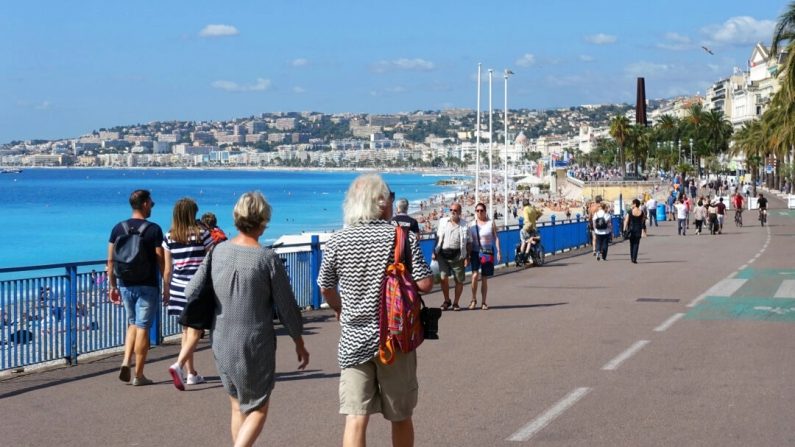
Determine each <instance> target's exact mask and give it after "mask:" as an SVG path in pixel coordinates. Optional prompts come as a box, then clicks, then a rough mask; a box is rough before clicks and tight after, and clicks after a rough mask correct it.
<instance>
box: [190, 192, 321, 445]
mask: <svg viewBox="0 0 795 447" xmlns="http://www.w3.org/2000/svg"><path fill="white" fill-rule="evenodd" d="M233 214H234V219H235V227H237V229H238V230H239V231H240V234H238V235H237V236H236V237H234V238H232V239H231V240H229V241H228V242H224V243H222V244H219V245H218V246H216V247H215V249H214V250H213V253H212V256H211V262H210V264H211V268H210V270H211V275H212V282H213V289H214V290H215V294H216V297H217V308H216V319H215V329H214V331H213V335H212V346H213V354H214V356H215V364H216V367H217V368H218V373H219V375H220V376H221V381H222V382H223V385H224V388H225V389H226V391H227V392H228V393H229V397H230V401H231V405H232V424H231V429H232V440H233V442H234V444H235V446H249V445H252V444H253V443H254V442H255V441H256V439H257V437H258V436H259V434H260V432H261V431H262V427H263V425H264V424H265V419H266V417H267V415H268V402H269V399H270V395H271V391H272V390H273V384H274V372H275V369H276V365H275V360H276V359H275V357H276V356H275V353H276V334H275V332H274V329H273V312H274V307H275V309H276V310H277V311H278V314H279V319H280V320H281V322H282V323H283V324H284V327H285V328H286V329H287V332H288V333H289V334H290V337H292V339H293V341H294V342H295V352H296V354H297V355H298V361H299V365H298V369H304V368H305V367H306V365H307V364H308V363H309V352H307V350H306V348H305V347H304V340H303V338H302V337H301V332H302V330H303V322H302V320H301V312H300V310H299V309H298V306H297V304H296V302H295V298H294V296H293V291H292V289H291V287H290V281H289V279H288V277H287V272H286V271H285V269H284V265H282V261H281V260H280V259H279V257H278V256H277V255H276V253H274V252H273V250H270V249H267V248H263V247H262V246H261V245H260V244H259V237H260V236H262V233H263V232H264V231H265V228H266V226H267V223H268V222H269V221H270V218H271V207H270V205H269V204H268V202H267V201H266V200H265V198H264V197H263V196H262V194H260V193H259V192H248V193H245V194H243V195H242V196H241V197H240V199H239V200H238V201H237V204H236V205H235V209H234V213H233ZM206 274H207V259H205V261H204V263H203V264H202V266H201V267H200V268H199V271H197V272H196V277H195V278H194V280H193V281H191V283H190V284H189V285H188V287H187V288H186V290H185V292H186V295H187V296H189V297H190V296H192V294H196V293H198V292H197V290H196V289H197V288H198V287H197V286H198V285H199V284H201V283H202V277H203V276H204V275H206Z"/></svg>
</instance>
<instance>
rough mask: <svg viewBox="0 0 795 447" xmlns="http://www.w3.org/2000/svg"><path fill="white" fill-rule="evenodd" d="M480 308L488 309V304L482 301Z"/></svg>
mask: <svg viewBox="0 0 795 447" xmlns="http://www.w3.org/2000/svg"><path fill="white" fill-rule="evenodd" d="M480 308H481V309H482V310H489V306H488V305H487V304H486V303H483V304H481V305H480Z"/></svg>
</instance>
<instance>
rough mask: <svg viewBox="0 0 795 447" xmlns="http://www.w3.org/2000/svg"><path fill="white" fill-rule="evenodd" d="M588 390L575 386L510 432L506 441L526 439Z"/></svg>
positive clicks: (588, 389)
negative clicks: (538, 414)
mask: <svg viewBox="0 0 795 447" xmlns="http://www.w3.org/2000/svg"><path fill="white" fill-rule="evenodd" d="M590 391H591V389H590V388H586V387H582V388H576V389H575V390H574V391H572V392H571V393H569V394H567V395H566V397H564V398H563V399H561V400H560V401H558V403H556V404H555V405H553V406H552V407H551V408H550V409H549V410H547V411H545V412H544V413H543V414H541V415H540V416H538V417H537V418H535V419H533V420H532V421H530V423H529V424H527V425H525V426H524V427H522V428H520V429H519V430H518V431H517V432H516V433H514V434H512V435H511V436H510V437H509V438H508V439H506V441H515V442H523V441H527V440H528V439H530V438H532V437H533V436H534V435H535V434H536V433H538V432H540V431H541V430H542V429H543V428H544V427H546V426H547V425H549V423H550V422H552V421H553V420H555V418H557V417H558V416H560V415H561V414H563V412H564V411H566V410H568V409H569V408H570V407H571V406H572V405H574V404H575V403H577V401H578V400H580V399H582V398H583V397H585V395H586V394H588V393H589V392H590Z"/></svg>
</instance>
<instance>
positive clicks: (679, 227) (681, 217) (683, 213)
mask: <svg viewBox="0 0 795 447" xmlns="http://www.w3.org/2000/svg"><path fill="white" fill-rule="evenodd" d="M674 212H675V214H676V233H677V234H679V235H681V236H684V235H685V233H686V232H687V205H685V198H684V197H680V198H679V201H678V202H676V203H675V204H674Z"/></svg>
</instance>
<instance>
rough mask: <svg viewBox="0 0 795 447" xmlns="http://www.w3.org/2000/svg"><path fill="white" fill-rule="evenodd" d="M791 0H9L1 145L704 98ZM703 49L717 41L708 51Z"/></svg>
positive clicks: (1, 33)
mask: <svg viewBox="0 0 795 447" xmlns="http://www.w3.org/2000/svg"><path fill="white" fill-rule="evenodd" d="M786 6H787V1H772V0H753V1H752V0H744V1H737V0H721V1H697V0H696V1H694V0H687V1H684V0H667V1H665V0H660V1H655V2H650V1H642V0H633V1H624V0H582V1H570V0H551V1H549V0H548V1H536V0H504V1H501V2H487V1H470V0H404V1H401V2H386V1H361V0H351V1H347V0H337V1H329V0H311V1H310V0H306V1H302V0H268V1H235V0H225V1H223V2H220V1H203V0H190V1H187V0H168V1H162V0H160V1H155V0H138V1H135V2H118V1H107V0H103V1H97V0H80V1H75V2H65V1H62V0H57V1H56V0H46V1H37V0H29V1H9V2H6V3H5V4H4V6H3V13H2V14H0V144H2V143H7V142H9V141H12V140H26V139H60V138H74V137H77V136H80V135H82V134H85V133H89V132H91V131H92V130H96V129H99V128H108V127H114V126H119V125H130V124H136V123H147V122H151V121H166V120H197V121H198V120H226V119H233V118H239V117H246V116H250V115H254V114H259V113H263V112H289V111H295V112H302V111H316V112H324V113H341V112H354V113H398V112H411V111H415V110H442V109H448V108H469V109H475V108H476V107H477V71H478V64H479V63H480V64H481V66H482V78H481V86H482V89H481V95H482V99H481V108H482V110H487V109H488V74H487V70H488V69H489V68H491V69H493V70H494V79H493V83H492V92H493V93H492V98H493V99H492V101H493V102H492V104H493V106H494V107H495V108H498V109H501V108H503V107H504V101H505V95H504V88H505V86H504V79H503V71H504V70H505V69H510V70H511V71H513V72H514V74H513V75H512V76H511V77H510V79H509V81H508V105H509V108H511V109H518V108H529V109H551V108H558V107H569V106H576V105H582V104H605V103H622V102H624V103H630V104H631V103H634V100H635V86H636V78H637V77H639V76H643V77H645V78H646V96H647V98H650V99H657V98H668V97H672V96H676V95H693V94H696V93H700V94H702V95H703V94H704V92H705V91H706V89H707V88H708V87H709V86H710V85H711V84H712V83H714V82H715V81H717V80H719V79H721V78H725V77H727V76H729V75H730V74H731V73H732V71H733V69H734V67H739V68H741V69H746V67H747V60H748V58H749V57H750V55H751V52H752V50H753V47H754V45H755V44H756V42H759V41H761V42H763V43H765V44H767V45H769V43H770V38H771V35H772V31H773V27H774V25H775V22H776V20H777V18H778V17H779V15H780V14H781V13H782V12H783V11H784V9H785V7H786ZM702 46H706V47H707V48H708V49H710V51H712V52H713V53H714V54H709V53H708V52H707V51H705V50H704V49H702Z"/></svg>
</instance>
